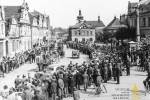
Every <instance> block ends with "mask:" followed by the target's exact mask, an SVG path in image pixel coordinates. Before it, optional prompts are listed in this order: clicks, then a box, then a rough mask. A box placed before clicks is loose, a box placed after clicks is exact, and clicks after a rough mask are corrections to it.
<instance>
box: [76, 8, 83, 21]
mask: <svg viewBox="0 0 150 100" xmlns="http://www.w3.org/2000/svg"><path fill="white" fill-rule="evenodd" d="M77 20H78V23H81V22H82V21H83V16H82V13H81V10H79V15H78V16H77Z"/></svg>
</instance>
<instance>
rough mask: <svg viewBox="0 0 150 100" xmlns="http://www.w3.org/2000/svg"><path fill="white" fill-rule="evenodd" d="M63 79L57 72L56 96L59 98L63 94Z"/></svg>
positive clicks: (61, 97) (60, 98) (60, 99)
mask: <svg viewBox="0 0 150 100" xmlns="http://www.w3.org/2000/svg"><path fill="white" fill-rule="evenodd" d="M63 92H64V81H63V75H62V74H59V79H58V96H59V100H62V99H63V95H64V93H63Z"/></svg>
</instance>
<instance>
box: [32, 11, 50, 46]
mask: <svg viewBox="0 0 150 100" xmlns="http://www.w3.org/2000/svg"><path fill="white" fill-rule="evenodd" d="M30 23H31V37H32V38H31V40H32V45H34V44H36V43H42V42H43V40H45V39H46V40H50V38H51V36H50V23H49V16H48V15H45V14H42V13H40V12H38V11H36V10H34V11H33V12H31V13H30Z"/></svg>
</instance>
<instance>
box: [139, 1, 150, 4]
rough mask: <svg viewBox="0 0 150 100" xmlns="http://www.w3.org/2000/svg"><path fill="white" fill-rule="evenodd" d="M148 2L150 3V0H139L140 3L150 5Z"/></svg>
mask: <svg viewBox="0 0 150 100" xmlns="http://www.w3.org/2000/svg"><path fill="white" fill-rule="evenodd" d="M148 4H150V0H141V1H140V2H139V5H148Z"/></svg>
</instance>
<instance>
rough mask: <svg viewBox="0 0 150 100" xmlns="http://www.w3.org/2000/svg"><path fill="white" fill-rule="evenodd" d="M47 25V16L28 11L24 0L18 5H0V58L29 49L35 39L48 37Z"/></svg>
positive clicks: (48, 25)
mask: <svg viewBox="0 0 150 100" xmlns="http://www.w3.org/2000/svg"><path fill="white" fill-rule="evenodd" d="M31 15H33V16H32V17H31ZM32 19H33V20H32ZM35 23H37V26H38V27H37V30H36V29H35V28H34V27H35V26H36V25H35ZM49 27H50V24H49V17H48V16H47V15H44V14H43V15H41V14H40V13H38V14H35V12H33V13H30V12H29V7H28V4H27V3H26V2H25V0H24V2H23V4H22V5H20V6H0V48H1V49H0V58H2V56H14V54H15V53H17V52H21V51H25V50H28V49H31V48H32V46H33V44H34V43H35V41H36V40H37V39H39V40H41V42H42V39H43V37H49V35H50V30H49ZM36 36H37V37H36ZM35 37H36V39H35Z"/></svg>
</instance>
